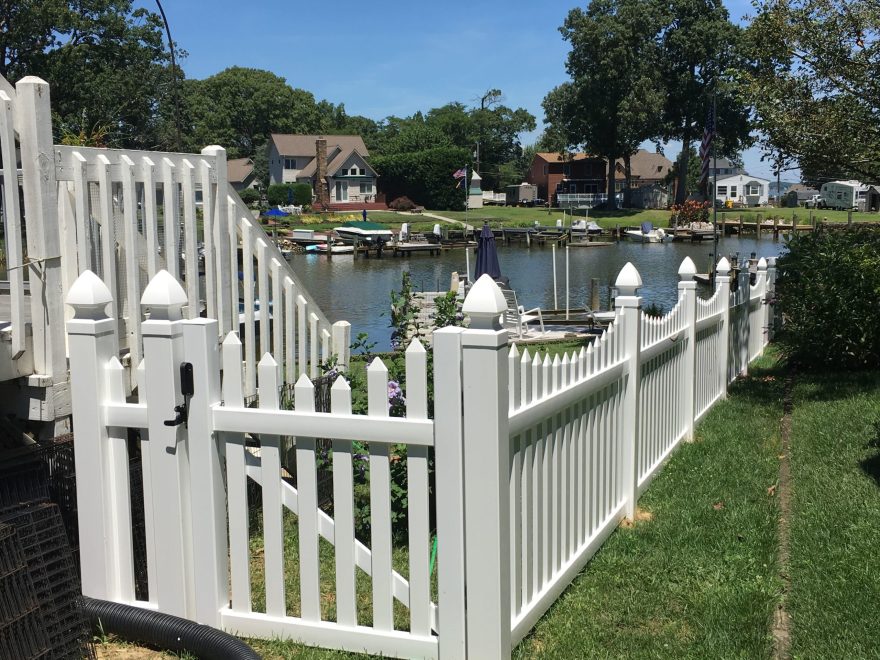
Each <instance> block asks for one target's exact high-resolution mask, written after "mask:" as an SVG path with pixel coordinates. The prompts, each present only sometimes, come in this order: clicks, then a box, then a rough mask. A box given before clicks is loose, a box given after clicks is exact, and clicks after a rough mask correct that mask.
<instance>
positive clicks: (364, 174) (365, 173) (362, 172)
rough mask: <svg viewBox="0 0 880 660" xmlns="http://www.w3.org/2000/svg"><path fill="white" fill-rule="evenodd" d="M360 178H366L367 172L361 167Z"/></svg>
mask: <svg viewBox="0 0 880 660" xmlns="http://www.w3.org/2000/svg"><path fill="white" fill-rule="evenodd" d="M361 176H367V171H366V170H365V169H364V168H363V167H362V168H361Z"/></svg>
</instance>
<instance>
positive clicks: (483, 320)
mask: <svg viewBox="0 0 880 660" xmlns="http://www.w3.org/2000/svg"><path fill="white" fill-rule="evenodd" d="M506 310H507V303H506V302H505V300H504V296H503V295H502V294H501V290H500V289H499V288H498V285H497V284H495V282H494V281H493V280H492V278H491V277H489V276H488V275H483V276H482V277H481V278H480V279H479V280H477V282H476V284H474V286H473V288H472V289H471V291H470V293H468V296H467V298H465V301H464V307H463V311H464V313H465V314H466V315H468V316H469V317H470V321H471V324H470V327H469V328H468V329H467V330H465V331H464V332H463V333H462V335H461V339H462V341H461V346H462V384H463V393H464V406H463V410H464V454H465V455H464V473H465V483H466V484H467V487H466V489H465V557H466V560H465V561H466V576H467V629H468V634H467V653H468V657H471V658H507V657H510V651H511V606H510V590H511V585H510V501H509V498H510V485H509V484H510V447H509V443H510V438H509V437H508V407H509V404H508V396H509V393H508V391H507V388H508V378H507V370H508V358H507V331H506V330H504V329H503V328H502V327H501V322H500V319H501V315H502V314H503V313H504V312H505V311H506Z"/></svg>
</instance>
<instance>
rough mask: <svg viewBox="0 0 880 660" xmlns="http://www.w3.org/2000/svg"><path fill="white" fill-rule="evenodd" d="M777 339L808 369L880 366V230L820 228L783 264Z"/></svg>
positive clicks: (800, 240) (798, 242) (791, 247)
mask: <svg viewBox="0 0 880 660" xmlns="http://www.w3.org/2000/svg"><path fill="white" fill-rule="evenodd" d="M777 266H778V280H777V286H776V306H777V307H776V309H777V312H778V316H781V318H782V320H783V324H784V325H783V327H782V330H781V332H780V334H779V336H778V338H779V340H780V343H781V345H782V348H783V350H784V352H785V354H786V355H787V357H788V358H789V359H790V360H792V362H794V363H795V364H797V365H798V366H800V367H801V368H804V369H811V370H824V369H828V370H832V369H833V370H839V369H876V368H878V367H880V227H878V226H876V225H874V226H871V225H862V226H855V227H852V228H850V229H846V228H843V227H841V228H836V229H832V228H828V227H827V226H826V227H821V228H820V229H819V230H817V231H815V232H812V233H810V234H801V235H799V236H797V237H795V238H792V239H791V240H790V241H789V243H788V251H787V253H785V254H784V255H783V256H782V257H780V258H779V260H778V262H777Z"/></svg>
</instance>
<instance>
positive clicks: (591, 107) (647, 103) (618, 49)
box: [543, 0, 663, 206]
mask: <svg viewBox="0 0 880 660" xmlns="http://www.w3.org/2000/svg"><path fill="white" fill-rule="evenodd" d="M560 31H561V32H562V36H563V38H564V39H566V40H567V41H568V42H569V43H570V44H571V51H570V53H569V55H568V59H567V61H566V70H567V72H568V74H569V75H570V76H571V80H570V81H568V82H565V83H563V84H562V85H560V86H558V87H556V88H555V89H553V90H552V91H551V92H550V93H549V94H548V95H547V96H546V97H545V99H544V102H543V106H544V112H545V119H546V121H547V122H548V123H549V125H550V129H549V135H550V136H551V137H553V138H554V139H555V141H557V142H560V141H561V142H564V143H565V145H566V147H572V148H578V147H583V148H584V149H585V150H586V151H588V152H590V153H593V154H596V155H598V156H602V157H603V158H605V159H606V160H607V161H608V170H607V171H608V181H607V190H608V191H610V194H609V196H608V200H609V205H610V206H614V203H615V202H614V194H613V193H614V176H615V167H614V166H615V162H616V160H617V159H618V158H624V159H625V164H626V169H627V172H628V171H629V167H628V163H629V156H630V155H631V154H632V153H634V152H635V151H636V149H638V146H639V144H640V143H641V142H643V141H644V140H646V139H649V138H652V137H654V135H656V134H657V133H658V132H659V130H660V127H659V125H658V118H659V113H658V112H657V108H658V107H659V106H660V104H661V103H662V100H663V95H662V89H661V87H660V86H659V84H658V80H657V76H656V60H657V44H656V35H657V34H658V32H659V23H658V11H657V8H656V7H655V5H654V4H653V3H643V2H639V1H637V0H592V2H590V4H589V6H588V7H587V9H586V10H583V9H579V8H578V9H573V10H571V11H570V12H569V13H568V16H567V18H566V20H565V24H564V25H563V26H562V28H560ZM627 188H628V186H627Z"/></svg>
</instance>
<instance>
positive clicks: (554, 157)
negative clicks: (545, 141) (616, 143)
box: [535, 151, 596, 163]
mask: <svg viewBox="0 0 880 660" xmlns="http://www.w3.org/2000/svg"><path fill="white" fill-rule="evenodd" d="M535 158H541V159H543V160H545V161H547V162H548V163H570V162H571V161H573V160H586V159H588V158H596V156H591V155H590V154H584V153H577V154H566V155H565V156H564V157H563V156H562V154H559V153H553V152H550V151H539V152H537V153H536V154H535Z"/></svg>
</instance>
